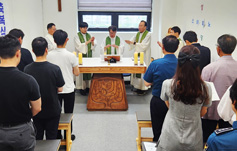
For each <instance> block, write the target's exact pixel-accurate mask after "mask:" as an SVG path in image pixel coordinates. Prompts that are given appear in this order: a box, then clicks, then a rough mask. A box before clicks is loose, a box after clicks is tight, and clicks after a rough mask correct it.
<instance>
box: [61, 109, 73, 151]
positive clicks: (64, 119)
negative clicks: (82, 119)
mask: <svg viewBox="0 0 237 151" xmlns="http://www.w3.org/2000/svg"><path fill="white" fill-rule="evenodd" d="M72 117H73V114H72V113H61V116H60V120H59V125H58V130H66V140H62V141H61V145H66V151H70V150H71V147H72V139H71V122H72Z"/></svg>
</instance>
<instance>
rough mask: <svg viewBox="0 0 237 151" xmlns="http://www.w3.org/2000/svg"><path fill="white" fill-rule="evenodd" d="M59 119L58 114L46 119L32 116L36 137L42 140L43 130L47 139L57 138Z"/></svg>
mask: <svg viewBox="0 0 237 151" xmlns="http://www.w3.org/2000/svg"><path fill="white" fill-rule="evenodd" d="M59 119H60V115H58V116H56V117H53V118H48V119H41V118H37V117H34V118H33V120H34V124H35V127H36V130H37V134H36V139H37V140H43V138H44V132H45V135H46V139H47V140H50V139H57V134H58V123H59Z"/></svg>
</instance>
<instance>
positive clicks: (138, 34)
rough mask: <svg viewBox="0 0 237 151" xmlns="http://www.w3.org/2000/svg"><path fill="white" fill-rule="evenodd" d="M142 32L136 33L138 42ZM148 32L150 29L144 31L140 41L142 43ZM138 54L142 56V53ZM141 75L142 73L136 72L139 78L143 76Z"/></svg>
mask: <svg viewBox="0 0 237 151" xmlns="http://www.w3.org/2000/svg"><path fill="white" fill-rule="evenodd" d="M140 34H141V33H140V32H138V33H137V35H136V42H138V41H139V37H140ZM147 34H148V31H147V30H146V31H144V33H143V35H142V37H141V39H140V43H142V41H143V40H144V39H145V37H146V35H147ZM138 56H140V53H138ZM141 76H142V75H141V74H136V77H137V78H141Z"/></svg>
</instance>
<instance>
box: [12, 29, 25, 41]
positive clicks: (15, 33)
mask: <svg viewBox="0 0 237 151" xmlns="http://www.w3.org/2000/svg"><path fill="white" fill-rule="evenodd" d="M9 34H10V35H12V36H15V37H16V38H20V37H21V39H23V38H24V36H25V34H24V33H23V31H22V30H20V29H16V28H14V29H12V30H10V31H9Z"/></svg>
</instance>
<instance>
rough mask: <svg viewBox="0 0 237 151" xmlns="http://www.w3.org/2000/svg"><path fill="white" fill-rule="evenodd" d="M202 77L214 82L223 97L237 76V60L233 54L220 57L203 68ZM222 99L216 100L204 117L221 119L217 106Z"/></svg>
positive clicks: (220, 96)
mask: <svg viewBox="0 0 237 151" xmlns="http://www.w3.org/2000/svg"><path fill="white" fill-rule="evenodd" d="M202 78H203V80H205V81H209V82H213V83H214V85H215V88H216V91H217V94H218V96H219V98H220V99H221V98H222V96H223V95H224V93H225V91H226V90H227V89H228V87H229V86H231V85H232V84H233V83H234V81H235V79H236V78H237V61H235V60H234V59H233V58H232V56H223V57H220V58H219V59H218V60H217V61H215V62H213V63H211V64H209V65H207V66H206V67H205V68H204V69H203V70H202ZM219 101H220V100H217V101H214V102H213V103H212V106H211V107H209V108H208V110H207V114H206V115H205V116H204V117H203V118H204V119H210V120H219V119H220V117H219V115H218V113H217V106H218V104H219Z"/></svg>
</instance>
